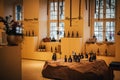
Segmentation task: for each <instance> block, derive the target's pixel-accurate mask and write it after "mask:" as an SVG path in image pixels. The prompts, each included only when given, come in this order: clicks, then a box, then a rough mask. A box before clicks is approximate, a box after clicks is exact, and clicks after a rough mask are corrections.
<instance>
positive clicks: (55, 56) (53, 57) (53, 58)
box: [52, 53, 57, 61]
mask: <svg viewBox="0 0 120 80" xmlns="http://www.w3.org/2000/svg"><path fill="white" fill-rule="evenodd" d="M52 60H53V61H56V60H57V55H56V53H53V55H52Z"/></svg>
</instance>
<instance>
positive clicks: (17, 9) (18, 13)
mask: <svg viewBox="0 0 120 80" xmlns="http://www.w3.org/2000/svg"><path fill="white" fill-rule="evenodd" d="M15 13H16V14H15V17H16V20H21V19H22V16H21V14H22V6H21V5H16V7H15Z"/></svg>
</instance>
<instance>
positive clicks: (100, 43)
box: [86, 42, 115, 45]
mask: <svg viewBox="0 0 120 80" xmlns="http://www.w3.org/2000/svg"><path fill="white" fill-rule="evenodd" d="M86 44H98V45H103V44H107V45H113V44H115V42H86Z"/></svg>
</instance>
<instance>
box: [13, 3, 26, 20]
mask: <svg viewBox="0 0 120 80" xmlns="http://www.w3.org/2000/svg"><path fill="white" fill-rule="evenodd" d="M18 5H20V6H21V12H20V13H21V19H20V20H17V18H16V15H17V12H16V7H17V6H18ZM23 16H24V15H23V5H22V3H15V5H14V20H15V21H18V22H21V21H22V20H23Z"/></svg>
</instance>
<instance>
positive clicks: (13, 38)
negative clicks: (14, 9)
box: [0, 15, 23, 45]
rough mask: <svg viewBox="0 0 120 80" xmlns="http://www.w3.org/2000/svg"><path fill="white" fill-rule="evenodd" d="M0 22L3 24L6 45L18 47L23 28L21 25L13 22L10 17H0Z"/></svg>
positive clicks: (21, 38)
mask: <svg viewBox="0 0 120 80" xmlns="http://www.w3.org/2000/svg"><path fill="white" fill-rule="evenodd" d="M0 22H3V23H4V25H5V27H4V28H3V29H4V30H5V32H6V34H7V42H8V45H18V44H19V43H21V42H22V40H23V27H22V23H20V22H17V21H14V20H13V19H12V16H11V15H9V16H6V17H5V18H3V17H0Z"/></svg>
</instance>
